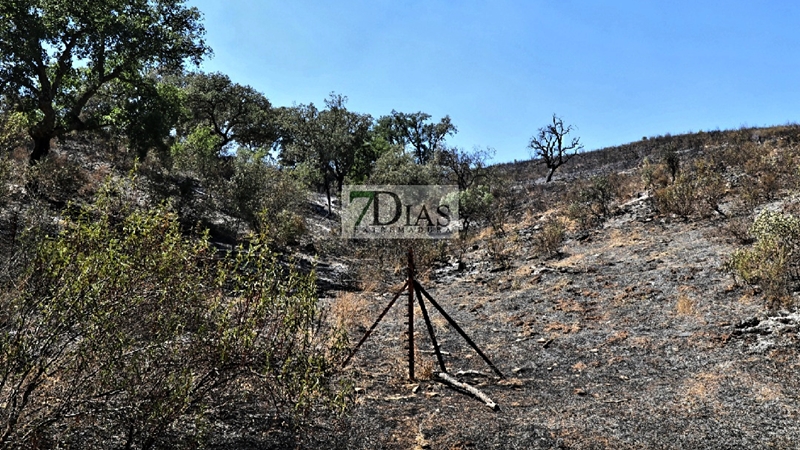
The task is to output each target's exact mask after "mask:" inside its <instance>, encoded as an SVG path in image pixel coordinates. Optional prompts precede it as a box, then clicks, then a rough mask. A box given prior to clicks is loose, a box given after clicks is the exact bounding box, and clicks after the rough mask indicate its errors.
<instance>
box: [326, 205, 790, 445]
mask: <svg viewBox="0 0 800 450" xmlns="http://www.w3.org/2000/svg"><path fill="white" fill-rule="evenodd" d="M645 202H646V199H645V200H642V202H641V204H634V205H633V206H632V208H630V209H629V210H627V211H621V212H619V213H618V214H617V215H616V216H615V217H614V218H612V219H611V220H609V221H607V222H606V223H605V225H604V226H603V227H602V228H599V229H596V230H593V231H590V232H585V233H573V234H572V235H571V236H570V237H571V239H569V240H567V241H566V242H565V243H564V245H563V247H562V251H561V253H560V254H558V255H555V256H554V257H550V258H542V257H540V256H537V255H536V254H535V252H534V251H533V250H531V246H532V236H533V235H534V234H535V228H534V227H533V226H529V227H522V226H520V227H517V229H516V230H515V231H514V233H515V238H514V239H513V242H514V243H515V245H516V250H515V252H514V257H513V260H512V261H511V268H509V269H506V270H497V269H496V268H494V267H493V266H492V264H491V263H488V262H487V260H488V256H487V249H486V248H485V246H483V245H480V244H479V245H478V246H477V249H473V250H471V251H470V252H469V253H467V255H466V257H465V262H466V268H461V270H459V268H458V267H457V265H455V264H453V265H445V266H443V267H440V268H438V269H436V272H435V274H433V275H432V276H430V277H428V278H429V279H428V280H427V281H423V285H424V286H425V287H426V289H427V290H428V291H429V292H430V293H431V294H432V295H433V297H434V298H435V299H436V300H437V301H438V302H439V303H440V304H441V305H442V306H443V308H444V309H445V310H446V311H448V312H449V313H450V315H451V316H452V317H453V318H454V319H455V320H456V321H457V323H458V324H459V325H461V327H462V328H463V329H464V330H465V331H466V333H467V334H468V335H469V336H470V337H472V338H473V340H474V341H475V342H476V343H477V345H479V346H480V347H481V348H482V349H483V350H484V352H485V353H486V354H487V355H488V356H489V358H490V359H491V360H492V361H493V362H494V363H495V365H496V366H497V367H498V368H499V369H500V370H501V371H502V373H503V374H504V375H505V378H504V379H501V378H499V377H497V376H495V375H494V374H493V373H492V371H491V370H490V368H489V367H488V366H487V365H486V364H485V363H484V362H483V360H482V359H481V358H480V357H479V356H478V355H477V354H476V353H475V352H474V351H472V350H471V349H470V348H469V347H468V346H467V344H466V343H465V342H464V340H463V339H462V338H461V337H460V336H459V335H458V334H457V333H456V332H455V330H454V329H453V328H452V327H451V326H450V325H449V324H448V323H447V322H446V321H445V320H444V319H443V318H442V317H441V316H440V315H439V314H438V313H437V312H436V311H434V310H433V308H431V307H429V308H428V309H429V312H430V314H431V316H432V318H433V323H434V328H435V332H436V335H437V338H438V340H439V343H440V345H441V347H442V349H443V351H444V352H445V356H444V359H445V363H446V364H447V368H448V371H449V373H450V374H452V375H453V376H455V377H456V378H458V379H460V380H462V381H465V382H468V383H470V384H471V385H473V386H476V387H477V388H479V389H480V390H481V391H483V392H484V393H486V394H487V395H488V396H489V397H491V398H492V399H493V400H494V401H495V402H496V403H497V404H498V405H499V409H498V410H497V411H492V410H491V409H489V408H488V407H487V406H486V405H484V404H483V403H482V402H481V401H479V400H477V399H475V398H474V397H472V396H469V395H467V394H465V393H462V392H458V391H456V390H454V389H452V388H450V387H448V386H446V385H444V384H442V383H440V382H437V381H433V380H431V376H432V373H433V372H435V371H437V370H438V367H436V366H435V361H436V360H435V357H434V355H433V353H432V351H431V350H432V345H431V343H430V341H429V340H428V339H427V332H426V330H425V326H424V323H423V322H422V320H421V319H420V317H421V316H420V314H419V310H417V312H416V314H415V317H416V318H417V321H416V322H415V325H416V327H415V328H416V333H415V336H416V339H417V356H418V357H417V364H416V374H417V378H418V380H417V381H415V382H410V381H408V373H407V370H408V369H407V356H406V355H407V353H406V350H405V345H406V343H405V337H404V334H403V333H404V331H405V329H406V325H405V322H406V320H405V312H406V306H405V303H404V301H403V300H401V301H399V302H398V304H397V305H395V306H394V308H393V309H392V310H391V311H390V313H389V314H388V315H387V316H386V317H385V318H384V320H383V321H382V322H381V324H380V325H379V326H378V328H377V329H376V330H375V332H374V334H373V336H372V337H371V338H370V339H369V340H368V341H367V342H366V343H365V344H364V346H363V347H362V348H361V349H360V350H359V352H358V354H357V355H356V357H355V358H354V359H353V361H352V362H351V364H350V367H349V368H348V372H349V374H350V375H351V376H353V377H354V378H355V380H356V387H357V392H358V393H357V405H356V407H355V409H354V411H353V412H352V413H351V414H350V415H349V416H348V418H347V419H346V421H347V423H346V426H345V427H344V429H345V430H346V431H345V432H343V434H336V433H333V434H331V435H330V441H329V442H328V444H330V445H331V446H334V447H342V448H350V449H377V448H386V449H413V448H432V449H495V448H496V449H535V448H564V449H594V448H598V449H599V448H615V449H641V448H674V449H686V448H704V449H735V448H748V449H751V448H796V446H797V445H800V444H798V443H800V421H798V413H800V407H799V406H798V402H797V395H798V394H797V392H800V382H799V381H800V376H799V375H798V358H797V356H798V335H797V332H798V326H800V325H799V324H798V317H797V316H795V315H794V314H791V312H790V311H788V310H787V311H783V310H780V308H779V307H767V306H766V305H765V304H764V301H763V299H762V297H761V296H759V295H757V294H756V293H754V292H752V290H751V288H747V287H742V286H738V285H736V284H735V283H734V280H733V278H732V277H731V276H730V275H729V274H726V273H724V272H723V271H722V270H721V264H722V262H723V261H724V260H725V258H726V257H727V255H729V254H730V253H731V251H732V250H733V249H734V248H735V246H734V244H733V243H731V242H729V239H727V238H726V237H725V236H724V233H722V232H721V231H720V224H719V223H718V222H717V221H715V220H713V219H705V220H702V221H681V220H678V219H675V218H672V219H671V218H659V217H656V216H654V215H652V214H650V213H647V212H645V213H644V214H642V213H641V210H642V208H646V203H645ZM636 208H639V209H638V210H636ZM637 211H638V212H637ZM397 281H398V282H399V283H402V275H398V280H397ZM359 295H363V296H365V298H366V301H367V304H368V311H367V312H368V313H367V314H365V316H367V317H369V318H370V320H372V319H374V318H376V317H377V316H378V314H379V313H380V311H381V310H382V309H383V308H384V307H385V306H386V305H387V304H388V302H389V300H390V299H391V296H390V294H389V293H380V292H373V293H362V294H359ZM366 326H368V323H365V324H362V325H360V326H359V327H357V330H358V331H360V332H362V333H363V331H364V330H365V329H366V328H365V327H366ZM359 337H360V335H358V336H356V339H357V338H359ZM321 445H323V446H324V444H321Z"/></svg>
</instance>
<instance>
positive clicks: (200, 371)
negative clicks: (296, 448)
mask: <svg viewBox="0 0 800 450" xmlns="http://www.w3.org/2000/svg"><path fill="white" fill-rule="evenodd" d="M122 192H125V189H124V187H116V188H107V189H104V190H103V191H102V192H101V194H100V196H99V197H100V198H99V199H98V201H97V203H96V205H95V206H93V207H90V208H86V209H84V210H83V212H82V213H81V214H80V215H79V216H78V217H77V219H76V220H74V221H72V222H68V223H67V224H66V226H65V228H64V229H63V231H61V232H60V233H58V234H57V235H55V236H53V237H52V238H47V239H43V240H41V243H40V244H39V245H38V248H37V251H36V254H35V256H34V257H33V259H32V261H31V263H30V264H29V265H28V268H27V270H26V271H25V273H24V275H23V276H22V277H21V279H19V280H17V281H16V283H14V289H12V288H11V287H10V286H9V287H8V288H7V289H5V290H4V291H3V295H2V296H1V297H0V405H2V406H0V430H2V431H0V448H3V449H5V448H32V447H34V446H39V447H46V448H52V447H70V448H73V447H74V448H115V447H119V448H122V447H125V448H142V449H148V448H154V447H160V448H165V447H173V446H174V445H175V442H179V441H180V442H183V443H184V444H182V445H190V444H187V442H190V441H198V440H202V438H203V437H202V435H200V436H198V435H195V434H193V433H191V432H189V431H186V430H190V429H192V427H194V426H200V427H201V428H202V424H203V423H204V421H205V420H206V418H207V415H208V414H209V411H214V410H215V408H221V407H224V400H223V399H224V398H229V397H231V396H236V397H239V398H250V399H252V401H257V402H259V404H262V405H264V406H265V407H267V408H268V409H269V410H271V411H272V412H271V414H283V415H289V416H292V415H295V414H302V413H304V412H305V411H308V410H309V408H311V407H312V406H313V405H315V404H318V403H319V402H332V401H334V400H335V399H337V398H339V399H341V398H342V397H341V395H340V394H341V392H336V391H334V390H332V389H329V388H328V380H329V377H330V375H331V374H332V373H333V371H332V369H333V367H335V364H337V361H339V360H340V356H341V354H342V352H343V349H344V347H343V346H342V345H341V344H342V342H341V340H338V339H337V337H336V336H338V334H336V333H335V332H334V331H324V330H322V329H321V324H320V312H319V309H318V306H317V297H316V287H315V282H314V277H313V274H310V275H305V274H301V273H298V272H296V271H295V270H294V269H292V266H291V265H290V266H288V267H286V266H284V265H282V264H280V263H279V262H278V260H277V258H276V256H275V255H273V254H271V253H269V252H268V251H267V250H266V246H265V245H264V241H265V237H264V236H263V235H260V236H254V237H253V238H252V241H251V242H250V243H249V244H248V245H247V246H240V247H239V248H237V249H236V251H234V252H232V253H230V254H222V255H220V254H217V252H216V251H215V250H214V248H213V247H211V246H210V245H209V243H208V239H207V235H202V236H199V237H196V238H187V237H184V236H183V235H182V234H181V232H180V229H179V224H178V221H177V217H176V216H175V215H174V214H172V213H170V212H169V211H167V210H165V209H164V208H155V209H152V210H149V211H148V210H143V209H139V208H137V207H133V206H131V204H130V203H129V202H126V201H125V199H124V198H120V197H119V196H118V195H117V194H119V193H122ZM179 423H183V424H184V426H178V424H179ZM187 423H189V424H191V425H190V426H186V425H185V424H187ZM181 430H184V431H181ZM168 432H169V433H168ZM183 433H191V434H189V435H185V434H183ZM196 443H198V442H196ZM191 445H194V444H191Z"/></svg>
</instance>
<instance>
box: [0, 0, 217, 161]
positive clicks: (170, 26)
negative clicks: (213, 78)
mask: <svg viewBox="0 0 800 450" xmlns="http://www.w3.org/2000/svg"><path fill="white" fill-rule="evenodd" d="M204 33H205V29H204V28H203V26H202V24H201V23H200V12H199V11H198V10H197V8H193V7H191V8H190V7H186V6H184V4H183V2H182V1H181V0H106V1H102V2H97V1H91V0H69V1H68V0H4V1H3V2H0V95H2V97H3V99H4V101H5V102H6V103H8V104H10V105H12V106H13V107H14V108H15V109H16V110H18V111H20V112H23V113H24V114H25V115H26V116H27V117H28V123H29V126H28V134H29V135H30V137H31V138H32V139H33V141H34V148H33V152H32V154H31V161H32V162H36V161H38V160H40V159H41V158H43V157H44V156H46V155H47V153H48V152H49V150H50V140H51V139H53V138H56V137H59V136H61V135H64V134H65V133H68V132H71V131H81V130H91V129H98V128H101V127H104V126H107V125H109V124H110V123H111V120H110V117H109V115H110V114H111V113H112V112H113V110H114V108H121V109H122V110H124V109H125V106H126V103H130V102H133V103H137V102H140V103H141V102H142V95H143V94H146V93H147V92H146V90H142V89H139V90H138V91H139V92H130V91H132V90H133V91H135V90H136V89H127V88H133V87H137V86H139V85H141V84H142V83H143V82H144V81H145V80H146V79H147V75H148V74H152V73H155V72H159V71H161V72H168V71H177V70H179V69H181V68H182V67H183V65H184V63H185V61H186V60H190V61H192V62H193V63H195V64H199V62H200V60H201V59H202V57H203V56H204V55H206V54H207V53H209V52H210V49H209V48H208V47H207V46H206V44H205V42H204V40H203V35H204ZM145 84H146V83H145ZM112 87H113V88H112ZM109 89H110V90H111V91H115V93H117V94H119V92H118V91H120V90H121V91H123V92H122V94H123V95H119V96H117V95H107V96H106V97H105V99H104V100H103V101H101V102H96V104H94V105H93V106H89V105H90V103H91V102H93V101H96V100H97V99H98V98H99V97H102V96H104V95H105V94H108V92H107V91H108V90H109ZM120 104H121V105H120ZM134 109H135V108H134Z"/></svg>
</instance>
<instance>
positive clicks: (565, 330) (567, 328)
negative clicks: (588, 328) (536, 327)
mask: <svg viewBox="0 0 800 450" xmlns="http://www.w3.org/2000/svg"><path fill="white" fill-rule="evenodd" d="M580 330H581V327H580V325H578V323H577V322H573V323H561V322H553V323H548V324H547V325H545V327H544V332H545V333H553V332H558V333H561V334H569V333H577V332H578V331H580Z"/></svg>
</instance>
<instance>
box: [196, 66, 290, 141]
mask: <svg viewBox="0 0 800 450" xmlns="http://www.w3.org/2000/svg"><path fill="white" fill-rule="evenodd" d="M184 93H185V95H186V108H187V109H188V115H189V117H187V118H186V120H185V121H184V123H182V124H181V128H183V130H182V132H184V133H185V134H187V135H188V134H190V133H191V132H192V130H193V129H194V128H196V127H198V126H204V127H210V129H211V131H212V133H213V134H214V135H216V136H218V137H219V148H218V152H220V153H221V152H223V151H225V150H232V149H230V148H229V147H230V146H231V145H232V144H234V143H235V144H238V145H240V146H243V147H247V148H249V149H251V150H256V149H259V148H268V147H270V146H272V144H273V142H275V140H276V139H277V133H276V129H275V126H274V120H273V114H272V105H271V104H270V102H269V100H267V98H266V97H265V96H264V95H263V94H261V93H260V92H258V91H256V90H255V89H253V88H252V87H250V86H242V85H240V84H238V83H233V82H232V81H231V79H230V78H229V77H228V76H227V75H225V74H221V73H212V74H206V73H192V74H189V75H187V76H186V79H185V87H184Z"/></svg>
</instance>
